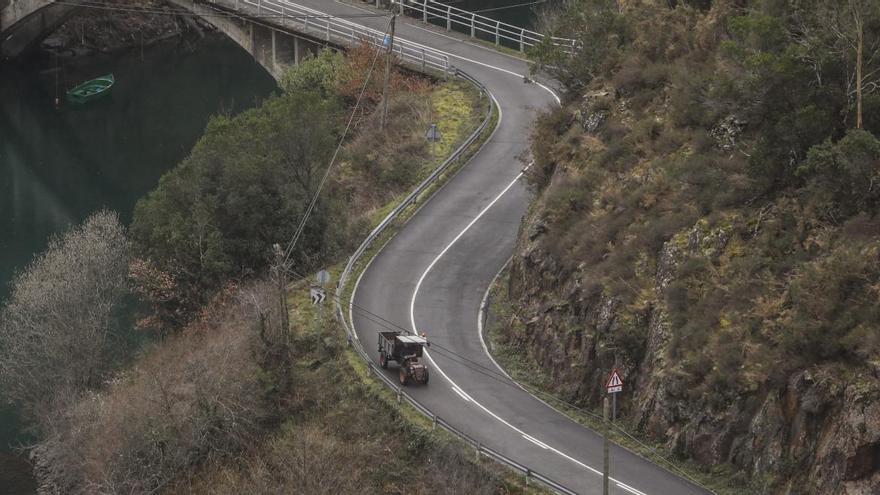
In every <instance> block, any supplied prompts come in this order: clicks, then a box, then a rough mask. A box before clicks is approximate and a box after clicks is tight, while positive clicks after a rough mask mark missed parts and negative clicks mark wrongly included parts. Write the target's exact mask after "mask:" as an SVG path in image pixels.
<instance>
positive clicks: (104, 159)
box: [0, 0, 532, 495]
mask: <svg viewBox="0 0 880 495" xmlns="http://www.w3.org/2000/svg"><path fill="white" fill-rule="evenodd" d="M527 2H528V0H453V1H451V2H449V3H451V4H453V5H455V6H457V7H461V8H464V9H470V10H479V9H491V8H496V7H499V6H502V7H503V6H510V5H516V4H521V3H527ZM531 9H532V7H531V6H530V5H525V6H521V7H516V8H512V9H503V10H497V11H492V12H486V13H485V15H488V16H492V17H495V18H498V19H500V20H502V21H505V22H510V23H514V24H518V25H524V26H529V25H530V24H531V23H532V14H531V12H532V11H531ZM111 72H112V73H113V74H114V75H115V76H116V84H115V86H114V88H113V93H112V95H111V96H109V97H107V98H106V99H104V100H101V101H97V102H95V103H93V104H90V105H87V106H85V107H81V108H75V107H73V106H70V105H67V104H66V102H65V101H64V89H65V88H69V87H72V86H74V85H75V84H77V83H79V82H81V81H83V80H86V79H90V78H92V77H96V76H99V75H103V74H107V73H111ZM274 87H275V85H274V81H273V80H272V79H271V77H269V75H268V74H267V73H266V72H265V71H264V70H263V69H262V68H260V67H259V66H258V65H257V64H256V63H255V62H254V61H253V59H251V58H250V56H249V55H248V54H247V53H245V52H244V51H243V50H241V49H240V48H238V47H237V46H236V45H235V44H234V43H232V42H231V41H229V40H227V39H226V38H223V37H222V36H219V35H217V36H209V37H206V38H204V39H202V40H200V41H197V42H187V43H182V42H181V41H179V40H171V41H168V42H163V43H160V44H157V45H153V46H151V47H147V48H146V49H144V50H143V52H141V51H140V50H131V51H129V52H126V53H123V54H115V55H89V56H87V57H83V58H81V59H78V60H63V59H62V60H61V61H58V60H56V59H55V58H53V57H51V56H34V57H31V58H28V59H27V60H24V61H19V63H18V64H6V65H3V64H0V300H3V299H5V297H6V295H7V294H8V290H9V287H8V284H9V282H10V280H11V279H12V277H13V275H14V273H15V272H16V270H20V269H22V268H23V267H25V266H26V265H27V264H28V262H29V261H30V260H31V259H32V257H33V256H34V254H35V253H39V252H40V251H42V250H43V249H44V248H45V247H46V244H47V242H48V239H49V237H50V236H51V235H53V234H56V233H59V232H63V231H64V230H65V229H66V228H68V227H69V226H71V225H74V224H76V223H79V222H81V221H82V220H83V219H84V218H85V217H87V216H88V215H89V214H90V213H92V212H94V211H96V210H98V209H100V208H109V209H112V210H115V211H117V212H119V214H120V216H121V218H122V220H123V221H124V222H125V223H128V222H129V221H130V219H131V213H132V210H133V208H134V204H135V202H136V201H137V200H138V198H140V197H141V196H143V195H144V194H145V193H147V192H148V191H150V190H151V189H153V188H154V187H155V186H156V184H157V182H158V179H159V177H160V176H161V175H162V173H164V172H165V171H167V170H169V169H170V168H172V167H173V166H174V165H175V164H176V163H178V162H179V161H180V160H181V159H182V158H184V157H185V156H186V155H187V153H188V152H189V150H190V149H191V148H192V145H193V144H194V143H195V141H196V140H197V139H198V137H199V136H200V135H201V133H202V130H203V129H204V126H205V124H206V122H207V120H208V118H209V117H210V116H211V115H213V114H217V113H220V112H232V113H235V112H238V111H241V110H242V109H245V108H248V107H251V106H253V105H254V103H255V102H257V101H259V100H261V99H262V98H265V97H266V96H267V95H268V94H270V93H271V92H272V91H273V88H274ZM56 95H58V96H60V100H61V106H60V108H55V106H54V99H55V96H56ZM2 393H3V392H2V390H0V395H2ZM28 440H29V438H28V437H27V435H26V434H25V433H24V432H23V429H22V425H21V424H20V421H19V419H18V417H17V415H16V413H15V410H14V408H6V409H2V408H0V495H6V494H16V495H17V494H30V493H33V491H34V486H33V480H32V479H31V477H30V475H29V472H30V469H29V466H28V464H27V462H25V461H24V460H23V459H22V458H20V457H19V456H17V455H16V454H15V449H14V448H15V447H16V446H19V445H22V444H23V443H25V442H27V441H28Z"/></svg>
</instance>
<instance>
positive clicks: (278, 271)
mask: <svg viewBox="0 0 880 495" xmlns="http://www.w3.org/2000/svg"><path fill="white" fill-rule="evenodd" d="M272 247H273V248H274V250H275V266H273V267H272V270H273V271H274V272H275V282H276V284H277V285H278V287H277V290H278V296H279V297H280V299H281V300H280V301H279V302H280V306H281V308H280V309H281V316H280V319H281V321H280V322H279V323H280V324H281V327H280V330H281V337H282V338H283V339H284V342H285V343H289V341H290V339H289V337H290V321H288V318H289V315H288V313H287V277H285V276H284V275H285V262H284V252H283V251H282V249H281V246H280V245H278V244H275V245H273V246H272Z"/></svg>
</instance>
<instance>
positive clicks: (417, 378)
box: [378, 332, 431, 386]
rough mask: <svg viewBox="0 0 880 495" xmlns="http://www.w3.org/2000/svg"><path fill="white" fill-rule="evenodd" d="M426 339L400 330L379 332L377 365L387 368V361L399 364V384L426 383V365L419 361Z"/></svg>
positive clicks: (426, 343)
mask: <svg viewBox="0 0 880 495" xmlns="http://www.w3.org/2000/svg"><path fill="white" fill-rule="evenodd" d="M430 345H431V344H429V343H428V339H426V338H424V337H419V336H417V335H406V334H402V333H401V332H379V349H378V350H379V365H380V366H382V368H384V369H388V361H397V364H398V365H400V384H401V385H404V386H406V385H408V384H409V383H410V382H415V383H421V384H423V385H424V384H427V383H428V366H427V365H425V364H424V363H422V362H421V357H422V354H423V353H424V348H425V346H430Z"/></svg>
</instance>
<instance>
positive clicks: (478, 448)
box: [477, 442, 483, 462]
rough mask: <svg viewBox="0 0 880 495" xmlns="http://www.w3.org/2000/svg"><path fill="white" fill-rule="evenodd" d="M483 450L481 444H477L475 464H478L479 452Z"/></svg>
mask: <svg viewBox="0 0 880 495" xmlns="http://www.w3.org/2000/svg"><path fill="white" fill-rule="evenodd" d="M481 450H483V444H481V443H480V442H477V462H480V451H481Z"/></svg>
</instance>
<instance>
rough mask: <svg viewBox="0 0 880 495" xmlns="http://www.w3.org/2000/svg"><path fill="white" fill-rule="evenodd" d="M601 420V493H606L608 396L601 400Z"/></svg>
mask: <svg viewBox="0 0 880 495" xmlns="http://www.w3.org/2000/svg"><path fill="white" fill-rule="evenodd" d="M602 422H603V424H604V426H605V441H604V442H603V447H602V451H603V452H604V454H605V463H604V466H603V469H602V493H603V495H608V469H609V467H610V466H609V464H610V459H609V452H608V451H609V445H608V433H609V431H608V430H609V429H610V428H609V427H608V396H607V395H606V396H605V398H604V399H603V400H602Z"/></svg>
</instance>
